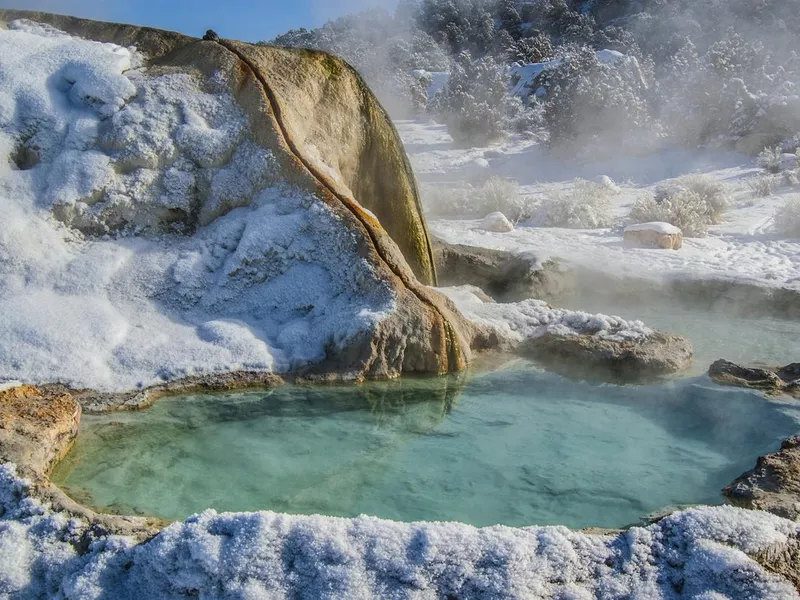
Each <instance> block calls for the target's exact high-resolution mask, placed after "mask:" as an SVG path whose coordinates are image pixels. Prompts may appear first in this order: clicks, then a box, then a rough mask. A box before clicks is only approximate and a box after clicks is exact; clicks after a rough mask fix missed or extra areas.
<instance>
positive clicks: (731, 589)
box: [0, 465, 800, 600]
mask: <svg viewBox="0 0 800 600" xmlns="http://www.w3.org/2000/svg"><path fill="white" fill-rule="evenodd" d="M0 514H2V515H3V516H2V517H0V597H6V598H12V597H13V598H17V599H20V600H23V599H24V600H27V599H29V598H31V599H32V598H65V599H76V600H77V599H81V600H91V599H110V598H113V599H114V600H126V599H131V600H133V599H134V598H136V599H140V598H158V599H160V600H167V599H170V598H186V597H196V598H209V599H210V598H217V599H228V598H230V599H236V600H261V599H263V600H267V599H277V598H294V599H308V600H322V599H325V598H329V599H331V600H334V599H336V600H338V599H341V598H347V599H359V598H363V599H365V600H367V599H372V598H387V599H388V598H408V599H410V598H442V597H447V598H487V599H488V598H492V599H494V598H553V599H556V598H557V599H561V600H568V599H569V600H590V599H593V598H600V599H608V600H611V599H621V598H637V599H642V600H644V599H647V600H660V599H664V600H666V599H675V600H677V599H679V598H682V599H689V598H691V599H694V600H724V599H730V600H740V599H743V598H749V599H751V600H762V599H763V600H784V599H786V600H789V599H796V598H798V597H800V596H798V593H797V591H796V590H795V589H794V587H793V586H792V585H791V584H790V583H788V582H786V581H785V580H782V579H781V578H779V577H777V576H775V575H772V574H770V573H769V572H767V571H766V570H765V569H763V568H762V567H760V566H759V565H758V564H757V563H756V562H755V561H753V560H752V559H750V558H749V557H748V554H755V553H757V552H759V551H762V550H765V549H767V548H769V547H771V546H775V545H781V544H784V543H786V541H787V539H788V538H789V536H793V535H797V534H798V533H799V532H800V525H798V524H796V523H792V522H790V521H787V520H784V519H780V518H778V517H775V516H772V515H769V514H766V513H760V512H754V511H746V510H741V509H736V508H731V507H718V508H699V509H691V510H687V511H683V512H680V513H676V514H674V515H672V516H670V517H668V518H666V519H664V520H663V521H661V522H659V523H658V524H657V525H653V526H651V527H648V528H647V529H641V528H633V529H630V530H629V531H627V532H625V533H624V534H621V535H619V536H595V535H588V534H584V533H577V532H572V531H570V530H568V529H566V528H564V527H530V528H508V527H489V528H485V529H476V528H474V527H470V526H467V525H462V524H458V523H395V522H391V521H383V520H380V519H375V518H370V517H358V518H355V519H337V518H332V517H321V516H313V517H303V516H290V515H283V514H276V513H270V512H260V513H239V514H237V513H227V514H217V513H216V512H214V511H206V512H203V513H201V514H199V515H196V516H194V517H190V518H189V519H187V520H186V521H185V522H183V523H175V524H173V525H170V526H169V527H167V528H166V529H165V530H164V531H163V532H162V533H160V534H159V535H158V536H156V537H155V538H154V539H152V540H150V541H149V542H147V543H145V544H141V545H138V546H137V545H133V544H132V543H131V542H130V540H126V539H124V538H115V537H110V538H108V537H102V538H99V539H95V541H94V542H93V543H91V544H90V545H89V546H88V550H87V552H86V553H85V554H83V555H80V556H79V555H78V554H77V553H76V551H75V546H73V544H72V543H70V542H77V540H78V539H79V538H80V535H81V533H82V531H83V528H84V525H83V524H82V523H80V522H78V521H75V520H70V519H67V518H65V517H63V516H62V515H59V514H53V513H51V512H50V511H49V510H48V508H47V507H46V506H42V505H40V504H39V503H38V502H37V501H36V500H33V499H31V498H29V497H28V496H27V489H26V484H25V482H24V481H22V480H20V479H19V478H17V477H16V476H15V474H14V470H13V467H11V466H9V465H6V466H0Z"/></svg>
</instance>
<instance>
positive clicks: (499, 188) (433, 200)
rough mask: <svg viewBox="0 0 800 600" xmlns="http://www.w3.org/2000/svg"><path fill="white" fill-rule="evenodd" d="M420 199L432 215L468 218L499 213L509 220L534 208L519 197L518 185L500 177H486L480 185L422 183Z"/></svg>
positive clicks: (528, 214)
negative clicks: (448, 185) (453, 185)
mask: <svg viewBox="0 0 800 600" xmlns="http://www.w3.org/2000/svg"><path fill="white" fill-rule="evenodd" d="M422 202H423V205H424V206H425V209H426V210H427V211H428V212H429V213H430V214H431V215H434V216H439V217H453V218H462V219H464V218H467V219H468V218H483V217H485V216H486V215H488V214H490V213H493V212H501V213H503V214H504V215H505V216H506V217H508V219H509V220H510V221H511V222H512V223H518V222H519V221H521V220H523V219H527V218H529V217H530V216H531V214H532V213H533V209H534V205H533V203H532V202H531V201H530V200H528V199H526V198H523V197H522V196H520V193H519V184H518V183H517V182H516V181H512V180H509V179H504V178H502V177H490V178H489V179H488V180H486V182H484V184H483V185H482V186H480V187H473V186H471V185H467V186H464V187H456V188H454V187H443V186H424V187H423V188H422Z"/></svg>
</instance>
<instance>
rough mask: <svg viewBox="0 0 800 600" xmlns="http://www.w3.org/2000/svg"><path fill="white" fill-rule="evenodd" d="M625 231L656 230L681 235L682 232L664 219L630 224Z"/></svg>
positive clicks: (665, 233)
mask: <svg viewBox="0 0 800 600" xmlns="http://www.w3.org/2000/svg"><path fill="white" fill-rule="evenodd" d="M625 231H626V232H627V231H655V232H656V233H663V234H664V235H679V234H680V233H681V230H680V229H678V228H677V227H675V225H670V224H669V223H664V222H662V221H653V222H651V223H638V224H636V225H628V226H627V227H626V228H625Z"/></svg>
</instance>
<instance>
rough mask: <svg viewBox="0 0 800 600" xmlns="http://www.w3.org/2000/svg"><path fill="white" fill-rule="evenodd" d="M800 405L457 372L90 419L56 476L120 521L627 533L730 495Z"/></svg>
mask: <svg viewBox="0 0 800 600" xmlns="http://www.w3.org/2000/svg"><path fill="white" fill-rule="evenodd" d="M797 418H798V410H797V409H796V408H793V409H790V408H787V407H784V406H782V405H780V404H776V403H771V402H767V401H765V400H764V399H763V398H761V397H759V396H757V395H753V394H749V393H743V392H740V391H735V390H730V389H722V388H716V387H714V386H712V385H711V384H710V383H708V382H706V381H705V380H702V379H700V380H689V381H684V382H680V383H674V384H668V385H663V386H651V387H617V386H611V385H600V386H594V385H588V384H584V383H577V382H572V381H568V380H566V379H563V378H561V377H558V376H556V375H552V374H548V373H543V372H541V371H538V370H537V369H535V368H534V367H532V366H531V365H529V364H527V363H516V364H515V365H512V366H511V367H510V368H507V369H505V370H501V371H497V372H491V373H483V374H473V375H471V376H469V377H468V378H467V380H466V381H460V380H458V379H456V378H453V377H447V378H435V379H423V380H416V379H408V380H403V381H399V382H388V383H373V384H368V385H364V386H357V387H356V386H352V387H337V386H334V387H297V386H286V387H282V388H277V389H274V390H271V391H267V392H248V393H236V394H225V395H211V396H186V397H176V398H171V399H164V400H161V401H159V402H158V403H157V404H156V405H155V406H154V407H152V408H151V409H148V410H146V411H144V412H141V413H136V414H114V415H107V416H86V417H85V418H84V422H83V424H82V430H81V435H80V436H79V438H78V441H77V444H76V446H75V448H74V450H73V451H72V452H71V453H70V455H69V456H68V457H67V459H66V460H65V461H64V462H63V463H62V464H61V465H59V466H58V468H57V469H56V471H55V473H54V476H53V479H54V481H55V482H56V483H58V484H59V485H62V486H64V488H65V489H66V490H68V491H69V492H70V493H71V494H72V495H73V496H74V497H75V498H78V499H79V500H82V501H85V502H87V503H89V504H91V505H93V506H97V507H101V508H105V509H111V510H115V511H117V512H121V513H131V512H137V513H141V514H149V515H157V516H161V517H165V518H173V519H180V518H184V517H186V516H188V515H189V514H191V513H193V512H195V511H200V510H203V509H205V508H208V507H213V508H215V509H217V510H219V511H242V510H261V509H269V510H275V511H282V512H291V513H321V514H326V515H339V516H355V515H358V514H362V513H363V514H369V515H377V516H379V517H384V518H389V519H396V520H403V521H417V520H457V521H464V522H467V523H472V524H475V525H492V524H497V523H502V524H505V525H532V524H563V525H567V526H571V527H584V526H604V527H619V526H623V525H626V524H630V523H634V522H637V521H638V519H639V518H640V517H642V516H643V515H646V514H648V513H650V512H651V511H656V510H658V509H661V508H663V507H665V506H670V505H678V504H692V503H708V504H718V503H721V501H722V499H721V497H720V494H719V490H720V488H721V487H723V486H724V485H726V484H727V483H729V482H730V481H731V480H732V479H733V478H735V477H736V476H738V475H739V474H741V473H742V472H743V471H745V470H746V469H749V468H751V467H752V465H753V462H754V458H755V457H756V456H758V455H759V454H762V453H765V452H767V451H771V450H774V448H776V447H777V445H778V444H779V442H780V440H781V439H783V438H784V437H785V436H787V435H790V434H792V433H795V432H797V431H798V421H797Z"/></svg>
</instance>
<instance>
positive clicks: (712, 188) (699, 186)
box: [653, 174, 731, 225]
mask: <svg viewBox="0 0 800 600" xmlns="http://www.w3.org/2000/svg"><path fill="white" fill-rule="evenodd" d="M685 191H689V192H692V193H694V194H697V196H698V197H699V198H700V201H701V203H702V204H703V207H704V208H703V214H704V215H705V216H706V220H707V224H709V225H710V224H713V223H720V222H721V221H722V215H723V214H725V211H727V210H728V207H729V206H730V203H731V195H730V191H729V190H728V186H726V185H725V184H724V183H722V182H721V181H717V180H716V179H714V178H713V177H709V176H708V175H702V174H694V175H683V176H681V177H678V178H677V179H670V180H668V181H662V182H661V183H659V184H658V185H657V186H656V189H655V194H654V198H653V199H654V200H655V202H656V203H661V202H664V201H668V200H672V199H673V198H674V197H675V196H678V195H680V194H681V193H683V192H685Z"/></svg>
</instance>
